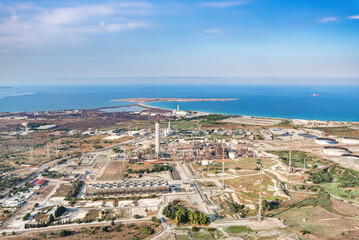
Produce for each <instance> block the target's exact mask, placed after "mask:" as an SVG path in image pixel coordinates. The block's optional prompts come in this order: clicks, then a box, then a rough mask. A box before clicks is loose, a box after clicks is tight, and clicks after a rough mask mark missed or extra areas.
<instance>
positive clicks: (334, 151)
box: [323, 147, 351, 156]
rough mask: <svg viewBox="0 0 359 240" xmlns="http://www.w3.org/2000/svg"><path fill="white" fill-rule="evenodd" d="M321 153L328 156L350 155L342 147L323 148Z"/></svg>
mask: <svg viewBox="0 0 359 240" xmlns="http://www.w3.org/2000/svg"><path fill="white" fill-rule="evenodd" d="M323 153H324V154H326V155H330V156H341V155H343V154H350V153H351V152H350V151H349V149H347V148H343V147H324V149H323Z"/></svg>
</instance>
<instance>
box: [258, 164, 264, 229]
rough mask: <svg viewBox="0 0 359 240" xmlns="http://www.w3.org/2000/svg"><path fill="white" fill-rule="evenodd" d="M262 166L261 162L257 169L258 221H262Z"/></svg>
mask: <svg viewBox="0 0 359 240" xmlns="http://www.w3.org/2000/svg"><path fill="white" fill-rule="evenodd" d="M262 171H263V166H262V164H261V166H260V170H259V176H260V177H259V204H258V222H261V221H262V182H263V175H262Z"/></svg>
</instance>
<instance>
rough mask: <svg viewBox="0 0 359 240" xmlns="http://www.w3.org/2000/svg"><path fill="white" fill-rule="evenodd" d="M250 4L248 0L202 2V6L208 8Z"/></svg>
mask: <svg viewBox="0 0 359 240" xmlns="http://www.w3.org/2000/svg"><path fill="white" fill-rule="evenodd" d="M245 4H248V1H246V0H238V1H210V2H201V3H200V6H202V7H208V8H228V7H236V6H240V5H245Z"/></svg>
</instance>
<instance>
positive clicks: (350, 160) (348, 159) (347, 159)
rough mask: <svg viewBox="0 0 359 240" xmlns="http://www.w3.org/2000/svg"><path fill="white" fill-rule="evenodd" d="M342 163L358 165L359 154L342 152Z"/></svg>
mask: <svg viewBox="0 0 359 240" xmlns="http://www.w3.org/2000/svg"><path fill="white" fill-rule="evenodd" d="M342 163H344V164H348V165H354V166H355V165H357V166H358V165H359V156H358V155H351V154H344V155H342Z"/></svg>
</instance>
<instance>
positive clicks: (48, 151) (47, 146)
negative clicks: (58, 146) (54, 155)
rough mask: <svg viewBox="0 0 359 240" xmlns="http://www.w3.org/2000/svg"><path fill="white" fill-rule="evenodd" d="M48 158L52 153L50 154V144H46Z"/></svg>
mask: <svg viewBox="0 0 359 240" xmlns="http://www.w3.org/2000/svg"><path fill="white" fill-rule="evenodd" d="M46 158H47V159H50V158H51V155H50V145H49V144H46Z"/></svg>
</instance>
